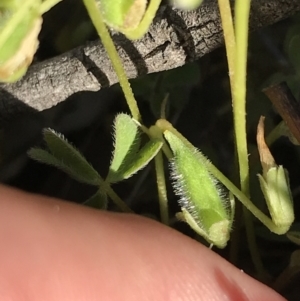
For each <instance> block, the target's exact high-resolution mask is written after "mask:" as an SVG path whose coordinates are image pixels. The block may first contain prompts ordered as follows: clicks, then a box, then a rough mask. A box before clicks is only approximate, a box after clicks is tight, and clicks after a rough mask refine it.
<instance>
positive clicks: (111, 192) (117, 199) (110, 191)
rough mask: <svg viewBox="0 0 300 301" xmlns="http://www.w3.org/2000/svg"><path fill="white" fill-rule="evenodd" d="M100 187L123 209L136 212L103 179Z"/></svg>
mask: <svg viewBox="0 0 300 301" xmlns="http://www.w3.org/2000/svg"><path fill="white" fill-rule="evenodd" d="M100 188H101V189H102V190H103V191H104V192H105V193H107V195H108V196H109V197H110V198H111V200H112V201H113V202H114V203H115V204H116V205H117V206H118V207H119V208H120V209H121V210H122V211H123V212H127V213H134V212H133V211H132V210H131V209H130V208H129V207H128V206H127V205H126V203H125V202H124V201H123V200H122V199H121V198H120V197H119V196H118V195H117V194H116V193H115V191H114V190H113V189H112V188H111V187H110V185H109V184H108V183H106V182H105V181H104V180H103V179H101V181H100Z"/></svg>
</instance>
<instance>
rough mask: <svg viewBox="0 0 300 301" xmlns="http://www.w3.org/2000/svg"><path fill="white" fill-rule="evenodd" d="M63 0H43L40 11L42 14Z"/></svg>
mask: <svg viewBox="0 0 300 301" xmlns="http://www.w3.org/2000/svg"><path fill="white" fill-rule="evenodd" d="M61 1H62V0H45V1H43V2H42V4H41V6H40V9H39V11H40V13H41V15H42V14H44V13H45V12H47V11H48V10H50V9H51V8H52V7H53V6H55V5H56V4H57V3H59V2H61Z"/></svg>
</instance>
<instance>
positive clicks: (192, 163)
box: [0, 0, 294, 269]
mask: <svg viewBox="0 0 300 301" xmlns="http://www.w3.org/2000/svg"><path fill="white" fill-rule="evenodd" d="M83 1H84V4H85V5H86V8H87V10H88V13H89V15H90V17H91V20H92V22H93V24H94V26H95V28H96V29H97V31H98V33H99V36H100V38H101V39H102V42H103V45H104V47H105V48H106V50H107V52H108V54H109V56H110V58H111V61H112V64H113V67H114V68H115V71H116V73H117V75H118V77H119V82H120V85H121V87H122V89H123V92H124V95H125V97H126V100H127V104H128V107H129V109H130V111H131V115H132V116H131V117H130V116H127V115H124V114H120V115H118V116H117V117H116V120H115V133H114V139H115V149H114V154H113V159H112V162H111V165H110V170H109V173H108V175H107V176H106V177H105V179H104V178H102V177H101V176H100V175H99V174H98V173H97V172H96V171H95V170H94V169H93V168H92V167H91V166H90V165H89V164H88V163H87V161H86V160H85V159H84V158H83V157H82V156H81V155H80V154H79V153H78V151H76V150H75V149H74V148H73V147H72V146H71V145H70V144H69V143H68V142H67V141H66V140H65V139H64V138H63V137H61V136H60V135H59V134H56V133H55V132H53V131H51V130H49V129H47V130H45V131H44V138H45V142H46V144H47V147H48V151H46V150H41V149H32V150H30V152H29V155H30V156H31V157H32V158H34V159H36V160H39V161H41V162H44V163H47V164H51V165H54V166H56V167H58V168H60V169H62V170H64V171H65V172H67V173H68V174H69V175H70V176H72V177H74V178H75V179H77V180H79V181H82V182H84V183H87V184H90V185H94V186H96V187H97V188H98V191H97V193H96V194H95V195H94V196H92V197H91V199H90V200H88V201H87V203H89V204H92V205H93V206H96V207H98V208H104V209H105V208H106V204H107V197H109V198H110V199H112V200H113V201H114V202H115V203H116V204H117V205H118V206H119V207H120V209H121V210H123V211H127V212H130V211H131V210H130V208H128V207H127V205H126V204H125V203H124V202H122V200H120V198H119V197H118V196H117V195H116V193H115V192H114V190H113V189H112V187H111V185H112V184H113V183H116V182H119V181H121V180H124V179H127V178H129V177H130V176H131V175H132V174H133V173H135V172H137V171H139V170H140V169H142V168H143V167H144V166H146V165H147V164H148V163H149V162H150V161H151V160H152V159H154V162H155V169H156V175H157V187H158V196H159V202H160V208H161V220H162V221H163V222H164V223H165V224H169V216H168V200H167V193H166V185H165V175H164V168H163V154H164V155H165V156H166V157H167V158H168V160H169V161H170V162H171V166H172V172H171V173H172V177H173V180H174V187H175V190H177V193H178V194H179V195H180V197H181V200H180V206H181V209H182V212H181V214H179V218H180V219H182V220H184V221H186V222H187V223H188V224H189V225H190V226H191V227H192V228H193V229H194V230H195V231H196V232H197V233H198V234H200V235H202V236H203V237H204V238H205V239H206V240H207V241H208V242H209V243H211V244H213V245H217V246H218V247H224V246H225V245H226V243H227V241H228V239H229V233H230V230H231V226H232V223H233V215H234V199H233V196H234V197H235V198H236V199H238V200H239V201H240V202H242V204H243V205H244V206H245V208H247V209H248V210H249V211H250V212H252V214H253V215H254V216H256V217H257V218H258V219H259V220H260V221H261V222H262V223H264V224H265V225H266V226H267V227H268V228H269V229H270V230H271V231H272V232H274V233H277V234H284V233H286V232H287V231H288V229H289V227H290V225H291V223H292V222H293V220H294V216H293V208H292V206H293V204H292V199H291V194H290V190H289V181H288V176H287V174H286V173H285V171H284V169H283V167H281V166H277V165H276V164H275V162H272V166H270V167H269V169H265V168H264V164H265V161H264V159H263V158H264V157H265V153H266V152H269V151H268V150H267V148H266V145H265V144H264V147H263V148H261V149H260V155H261V158H262V159H261V162H262V165H263V170H264V172H263V176H260V177H259V179H260V183H261V186H262V191H263V193H264V195H265V198H266V200H267V204H268V207H269V209H270V211H271V218H269V217H268V216H266V215H265V214H263V213H262V212H261V211H260V210H259V209H258V208H257V207H256V206H255V205H254V204H253V203H252V202H251V201H250V190H249V183H248V179H249V164H248V146H247V133H246V110H245V103H246V101H245V100H246V64H247V39H248V19H249V8H250V0H248V1H245V0H237V1H236V7H235V24H233V21H232V16H231V8H230V4H229V1H228V0H219V7H220V12H221V17H222V23H223V28H224V36H225V42H226V48H227V56H228V65H229V74H230V83H231V92H232V99H233V114H234V124H235V137H236V149H237V156H238V165H239V175H240V189H239V188H238V187H236V186H235V185H234V184H233V183H232V182H231V181H230V180H229V179H228V178H227V177H225V176H224V175H223V174H222V173H221V172H220V171H219V170H218V169H217V168H216V167H215V166H214V165H213V164H212V163H211V162H210V161H209V160H208V159H207V158H206V157H205V156H203V155H202V153H201V152H199V151H197V150H196V148H195V147H194V146H193V145H192V144H191V143H190V142H189V141H187V140H186V139H185V137H183V136H182V135H181V134H180V133H179V132H178V131H177V130H176V129H175V128H174V127H173V126H172V124H170V123H169V122H168V121H167V120H166V119H165V117H164V116H162V118H161V119H159V120H157V122H156V124H155V125H154V126H152V127H150V128H147V127H146V126H145V125H144V124H143V122H142V118H141V114H140V112H139V108H138V106H137V103H136V100H135V97H134V94H133V92H132V90H131V87H130V84H129V82H128V79H127V77H126V74H125V72H124V69H123V67H122V64H121V62H120V59H119V56H118V53H117V51H116V49H115V46H114V44H113V42H112V40H111V38H110V34H109V32H108V29H107V26H109V27H112V28H113V29H115V30H119V31H121V32H122V33H124V34H125V35H126V36H127V37H129V38H131V39H134V38H139V37H140V36H141V35H143V34H144V33H145V32H146V31H147V29H148V27H149V25H150V23H151V22H152V20H153V18H154V16H155V13H156V10H157V8H158V6H159V4H160V0H152V1H150V3H149V5H148V6H146V1H142V0H141V1H139V0H136V1H133V0H128V1H120V2H118V3H116V2H111V1H104V0H98V1H94V0H83ZM57 2H59V1H50V0H48V1H42V2H35V4H36V6H37V8H36V10H37V12H38V13H36V14H34V18H37V15H39V16H40V15H41V12H42V11H45V7H47V8H49V7H50V6H51V5H54V4H55V3H57ZM200 2H201V1H190V6H189V5H188V8H190V7H192V6H193V5H199V4H200ZM24 3H28V7H31V6H30V5H33V4H32V3H33V1H29V0H28V1H25V2H24ZM174 3H175V4H177V5H178V6H181V5H183V4H185V2H184V1H178V0H177V1H175V2H174ZM50 4H51V5H50ZM9 8H10V9H11V7H9ZM23 9H24V7H23ZM16 11H17V12H16V13H13V16H14V18H11V19H13V20H17V21H14V23H13V22H12V21H9V22H10V23H7V24H9V25H5V26H6V27H5V28H8V29H7V32H8V33H6V34H3V32H4V33H5V32H6V31H5V30H3V31H2V32H1V34H0V49H2V47H1V45H2V46H3V47H4V43H5V45H6V43H8V42H7V41H8V40H7V37H9V33H11V30H12V29H11V28H13V27H12V25H11V24H13V25H14V26H16V24H17V23H18V19H17V17H15V15H17V13H18V12H19V10H16ZM132 16H133V17H132ZM30 24H31V23H30ZM31 26H32V25H31ZM31 26H30V28H31ZM23 39H24V37H22V38H21V40H23ZM35 39H36V36H35ZM1 43H2V44H1ZM16 49H17V50H16ZM16 49H14V51H18V47H16ZM3 61H5V60H3ZM26 68H27V65H26V66H22V72H23V71H24V69H26ZM13 74H14V72H13ZM17 75H18V74H17ZM17 75H16V76H17ZM16 76H15V74H14V78H13V79H16ZM8 80H12V78H11V77H9V78H8ZM162 115H165V114H162ZM259 132H260V135H259V139H258V144H259V146H261V145H263V142H264V137H263V136H264V135H263V134H262V133H263V123H260V126H259ZM141 133H143V134H146V136H147V137H148V138H147V139H148V142H146V143H145V144H144V145H142V147H141V139H140V135H141ZM271 170H272V172H273V171H275V179H276V181H275V182H274V181H273V179H274V177H273V176H272V177H271V176H270V174H269V172H271ZM278 174H279V176H278V177H277V176H276V175H278ZM199 177H200V179H199ZM199 182H200V183H201V185H202V186H201V189H198V188H199V187H198V186H199V184H198V183H199ZM221 187H222V188H221ZM225 188H226V189H227V190H226V189H225ZM220 190H223V191H224V192H222V193H220ZM274 195H275V198H274V197H273V196H274ZM278 205H279V206H280V210H278V207H277V206H278ZM283 208H284V210H285V211H286V212H287V214H285V216H284V220H282V219H280V218H278V215H279V216H280V215H281V214H282V212H281V210H282V209H283ZM245 215H246V216H247V213H245ZM246 224H247V229H249V230H248V237H249V242H250V246H252V247H253V250H254V249H255V242H254V241H253V232H251V221H250V219H249V218H247V217H246ZM253 254H254V251H253ZM253 257H255V255H253ZM253 260H254V261H255V260H256V259H255V258H253ZM256 262H257V268H258V269H259V265H260V263H259V259H258V261H256Z"/></svg>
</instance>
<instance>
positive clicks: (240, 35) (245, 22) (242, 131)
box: [232, 0, 273, 277]
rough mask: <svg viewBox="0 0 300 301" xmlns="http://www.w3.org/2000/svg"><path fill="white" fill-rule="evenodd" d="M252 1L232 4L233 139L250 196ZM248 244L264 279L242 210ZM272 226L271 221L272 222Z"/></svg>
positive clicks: (250, 226) (248, 218)
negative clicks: (248, 115) (248, 105)
mask: <svg viewBox="0 0 300 301" xmlns="http://www.w3.org/2000/svg"><path fill="white" fill-rule="evenodd" d="M250 3H251V0H237V1H236V2H235V34H236V53H235V55H236V57H235V66H234V71H235V77H234V78H235V80H234V84H233V98H232V99H233V115H234V128H235V137H236V148H237V155H238V161H239V171H240V183H241V190H242V192H243V193H244V194H245V195H246V196H249V194H250V192H249V161H248V147H247V131H246V82H247V57H248V28H249V14H250ZM243 211H244V217H245V225H246V232H247V238H248V245H249V249H250V253H251V257H252V261H253V263H254V265H255V268H256V270H257V272H258V273H259V274H260V276H261V277H264V276H265V274H266V273H265V271H264V267H263V264H262V261H261V257H260V254H259V251H258V248H257V244H256V239H255V232H254V226H253V221H252V216H251V215H250V213H249V212H248V211H247V210H246V208H243ZM272 223H273V222H272Z"/></svg>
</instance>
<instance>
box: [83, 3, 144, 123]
mask: <svg viewBox="0 0 300 301" xmlns="http://www.w3.org/2000/svg"><path fill="white" fill-rule="evenodd" d="M83 2H84V4H85V6H86V9H87V11H88V13H89V16H90V18H91V20H92V22H93V24H94V26H95V28H96V30H97V32H98V34H99V36H100V38H101V41H102V43H103V46H104V48H105V49H106V51H107V53H108V56H109V58H110V60H111V62H112V65H113V68H114V69H115V71H116V74H117V76H118V79H119V82H120V85H121V88H122V90H123V92H124V95H125V98H126V101H127V104H128V107H129V110H130V112H131V115H132V117H133V118H134V119H136V120H137V121H140V120H141V115H140V112H139V108H138V106H137V102H136V100H135V98H134V95H133V92H132V89H131V87H130V84H129V81H128V78H127V76H126V73H125V70H124V68H123V65H122V62H121V60H120V57H119V55H118V52H117V50H116V47H115V45H114V43H113V41H112V39H111V36H110V34H109V32H108V30H107V27H106V25H105V24H104V21H103V16H102V14H101V11H100V8H99V7H98V6H97V3H96V1H94V0H83Z"/></svg>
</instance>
